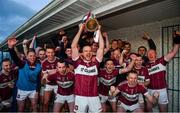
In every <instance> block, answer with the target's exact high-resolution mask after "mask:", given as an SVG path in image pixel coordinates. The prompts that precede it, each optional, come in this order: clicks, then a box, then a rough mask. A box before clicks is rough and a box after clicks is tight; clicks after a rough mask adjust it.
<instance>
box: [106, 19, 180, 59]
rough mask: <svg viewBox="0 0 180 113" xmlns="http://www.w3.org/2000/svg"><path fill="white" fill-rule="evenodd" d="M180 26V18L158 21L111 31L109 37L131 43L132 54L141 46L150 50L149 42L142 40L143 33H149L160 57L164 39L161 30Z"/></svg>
mask: <svg viewBox="0 0 180 113" xmlns="http://www.w3.org/2000/svg"><path fill="white" fill-rule="evenodd" d="M176 24H180V17H177V18H172V19H167V20H162V21H156V22H152V23H147V24H143V25H137V26H132V27H128V28H122V29H118V30H114V31H110V32H109V33H108V34H109V37H110V40H112V39H122V40H126V41H129V42H130V43H131V44H132V52H136V51H137V48H138V47H139V46H140V45H144V46H145V47H147V48H148V45H147V42H146V41H145V40H143V39H142V36H143V31H146V32H148V33H149V35H150V37H151V38H152V39H153V40H154V42H155V44H156V46H157V52H158V55H159V56H161V55H162V51H161V50H162V39H161V28H162V27H164V26H170V25H176Z"/></svg>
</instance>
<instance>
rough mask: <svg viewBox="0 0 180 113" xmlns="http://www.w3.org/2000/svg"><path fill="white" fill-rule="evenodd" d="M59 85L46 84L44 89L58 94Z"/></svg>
mask: <svg viewBox="0 0 180 113" xmlns="http://www.w3.org/2000/svg"><path fill="white" fill-rule="evenodd" d="M57 90H58V86H57V85H49V84H46V85H45V89H44V91H54V93H55V94H57Z"/></svg>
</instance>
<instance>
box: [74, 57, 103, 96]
mask: <svg viewBox="0 0 180 113" xmlns="http://www.w3.org/2000/svg"><path fill="white" fill-rule="evenodd" d="M99 64H100V63H99V62H98V60H97V58H93V59H92V61H90V62H85V61H84V60H83V59H82V58H81V57H79V58H78V59H76V60H75V62H74V72H75V95H79V96H89V97H92V96H98V68H99Z"/></svg>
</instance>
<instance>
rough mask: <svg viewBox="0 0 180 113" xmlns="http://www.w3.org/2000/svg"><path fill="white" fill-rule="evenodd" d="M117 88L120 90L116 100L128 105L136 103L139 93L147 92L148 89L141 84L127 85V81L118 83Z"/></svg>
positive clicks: (144, 93)
mask: <svg viewBox="0 0 180 113" xmlns="http://www.w3.org/2000/svg"><path fill="white" fill-rule="evenodd" d="M117 88H118V89H119V91H120V95H119V97H118V100H120V101H121V102H122V103H124V104H126V105H130V106H131V105H133V104H136V103H138V99H139V94H143V95H146V94H148V90H147V89H146V88H145V87H144V86H143V85H140V84H137V85H136V86H135V87H129V85H128V82H127V81H124V82H122V83H120V84H119V85H118V86H117Z"/></svg>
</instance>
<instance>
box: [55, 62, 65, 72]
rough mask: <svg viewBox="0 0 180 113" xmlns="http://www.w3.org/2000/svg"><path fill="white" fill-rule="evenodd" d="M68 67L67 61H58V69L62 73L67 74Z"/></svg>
mask: <svg viewBox="0 0 180 113" xmlns="http://www.w3.org/2000/svg"><path fill="white" fill-rule="evenodd" d="M66 69H67V66H66V64H65V62H58V63H57V70H58V72H59V73H60V74H61V75H65V74H66Z"/></svg>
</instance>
